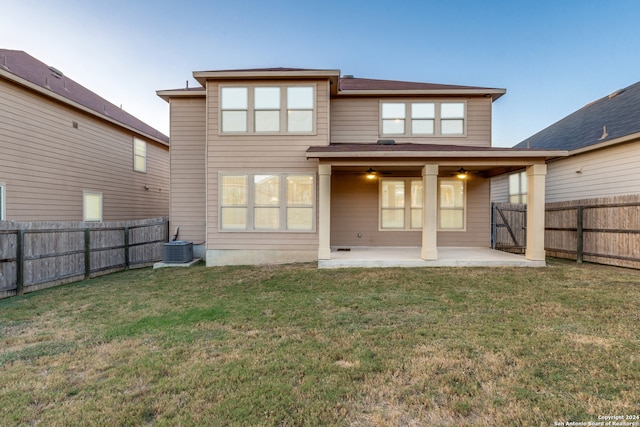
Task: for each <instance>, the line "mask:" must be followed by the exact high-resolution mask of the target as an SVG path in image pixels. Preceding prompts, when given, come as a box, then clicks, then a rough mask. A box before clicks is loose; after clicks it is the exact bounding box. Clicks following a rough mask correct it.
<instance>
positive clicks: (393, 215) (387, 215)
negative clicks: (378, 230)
mask: <svg viewBox="0 0 640 427" xmlns="http://www.w3.org/2000/svg"><path fill="white" fill-rule="evenodd" d="M381 225H382V228H384V229H399V230H402V229H404V209H384V208H383V209H382V224H381Z"/></svg>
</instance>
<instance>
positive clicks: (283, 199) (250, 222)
mask: <svg viewBox="0 0 640 427" xmlns="http://www.w3.org/2000/svg"><path fill="white" fill-rule="evenodd" d="M256 175H277V176H279V177H280V203H279V204H278V208H279V209H280V212H279V215H280V221H279V223H280V228H279V229H256V228H255V227H254V224H255V219H254V210H255V208H256V204H255V200H254V199H255V187H254V184H255V183H254V176H256ZM223 176H246V177H247V204H246V209H247V218H246V220H247V228H245V229H242V230H239V229H235V230H230V229H226V230H225V229H224V228H222V208H223V207H224V206H223V205H222V177H223ZM291 176H311V177H312V178H313V184H312V186H311V188H312V190H313V194H312V195H311V200H312V205H311V229H309V230H288V229H287V209H288V208H289V207H296V206H293V205H292V206H290V205H289V204H288V200H287V177H291ZM317 181H318V179H317V176H316V174H315V173H314V172H309V173H302V172H295V173H288V172H253V173H247V172H218V232H219V233H307V234H308V233H316V229H317V227H316V224H317V222H318V218H317V203H316V202H317V200H316V198H317V189H316V187H317Z"/></svg>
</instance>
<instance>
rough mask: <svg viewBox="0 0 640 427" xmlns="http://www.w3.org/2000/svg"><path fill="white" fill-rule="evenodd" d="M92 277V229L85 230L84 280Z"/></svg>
mask: <svg viewBox="0 0 640 427" xmlns="http://www.w3.org/2000/svg"><path fill="white" fill-rule="evenodd" d="M90 277H91V229H90V228H85V229H84V278H85V279H89V278H90Z"/></svg>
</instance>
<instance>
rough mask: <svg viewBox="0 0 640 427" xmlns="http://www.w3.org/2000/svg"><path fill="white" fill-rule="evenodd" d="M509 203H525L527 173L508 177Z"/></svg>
mask: <svg viewBox="0 0 640 427" xmlns="http://www.w3.org/2000/svg"><path fill="white" fill-rule="evenodd" d="M509 203H527V173H526V172H525V171H523V172H518V173H514V174H511V175H509Z"/></svg>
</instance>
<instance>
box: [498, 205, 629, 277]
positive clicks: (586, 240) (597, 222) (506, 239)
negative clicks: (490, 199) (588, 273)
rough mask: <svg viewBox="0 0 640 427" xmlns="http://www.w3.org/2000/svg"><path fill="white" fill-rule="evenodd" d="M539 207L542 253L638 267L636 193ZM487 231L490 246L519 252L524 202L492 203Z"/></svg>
mask: <svg viewBox="0 0 640 427" xmlns="http://www.w3.org/2000/svg"><path fill="white" fill-rule="evenodd" d="M521 211H524V212H525V213H524V214H523V213H522V212H521ZM545 211H546V212H545V236H544V241H545V250H546V253H547V255H548V256H553V257H558V258H568V259H575V260H576V261H577V262H582V261H589V262H595V263H599V264H608V265H616V266H620V267H631V268H640V194H634V195H627V196H614V197H606V198H597V199H582V200H572V201H568V202H554V203H547V204H546V207H545ZM502 224H507V225H502ZM493 229H494V232H493V233H492V246H493V247H494V248H496V249H501V250H505V251H509V252H517V251H522V252H524V249H525V247H526V242H525V243H524V244H521V242H522V241H524V238H525V236H526V205H513V204H509V203H496V204H494V225H493ZM522 252H521V253H522Z"/></svg>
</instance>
